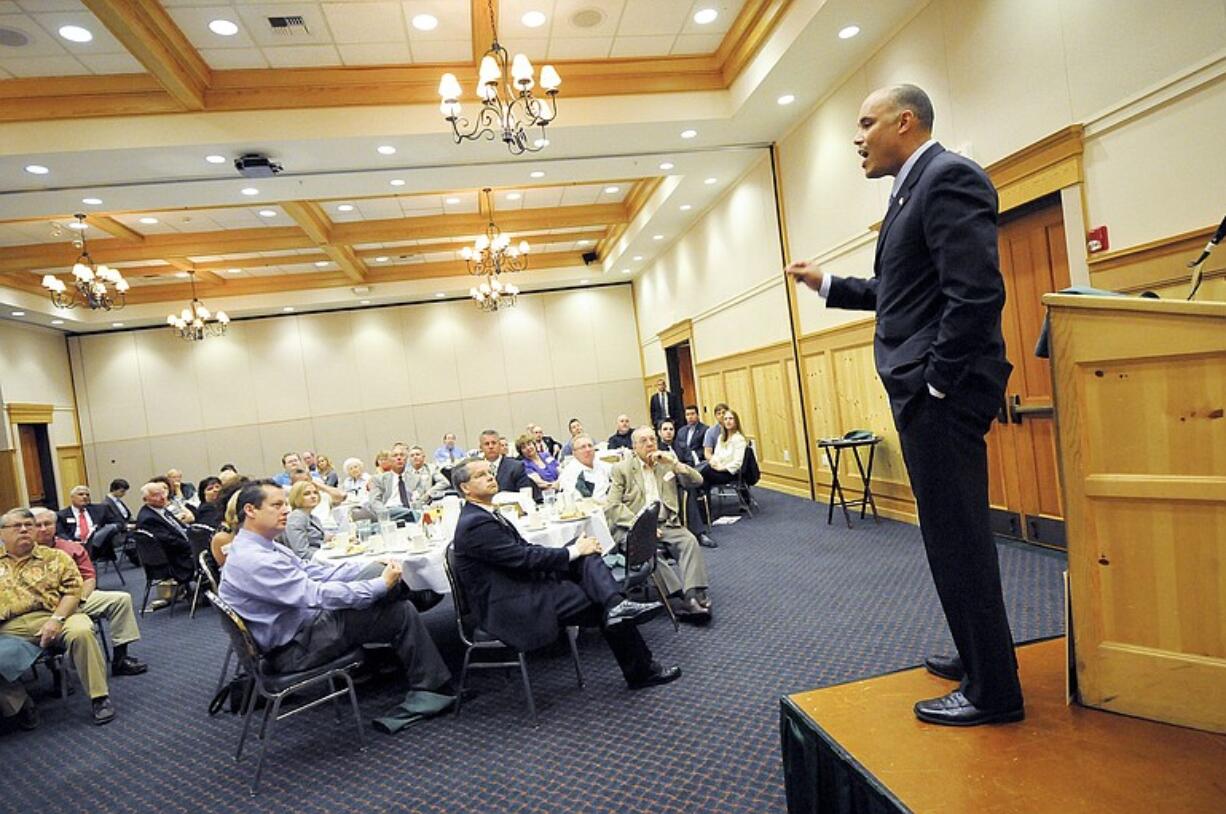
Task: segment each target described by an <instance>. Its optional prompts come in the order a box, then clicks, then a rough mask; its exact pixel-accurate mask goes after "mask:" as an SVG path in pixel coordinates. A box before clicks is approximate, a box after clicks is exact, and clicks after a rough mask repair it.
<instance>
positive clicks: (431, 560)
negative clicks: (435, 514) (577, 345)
mask: <svg viewBox="0 0 1226 814" xmlns="http://www.w3.org/2000/svg"><path fill="white" fill-rule="evenodd" d="M515 526H516V528H517V529H519V533H520V534H521V535H522V536H523V538H524V539H525V540H527V541H528V542H529V543H532V544H533V545H539V546H548V547H550V548H561V547H563V546H565V545H566V544H567V543H569V542H570V541H571V540H574V539H575V538H576V537H578V536H581V535H586V536H589V537H595V538H596V539H597V540H599V541H600V548H601V550H602V551H603V552H604V553H606V554H607V553H608V552H610V551H612V550H613V547H614V545H615V544H614V542H613V535H612V534H610V532H609V524H608V523H607V522H606V521H605V517H604V513H603V512H600V511H596V512H593V513H592V514H590V515H588V516H586V517H584V518H583V519H581V520H568V521H553V522H546V523H545V527H544V528H541V529H529V528H528V527H527V520H526V518H520V519H519V520H517V521H516V522H515ZM450 542H451V539H450V538H446V539H437V540H430V541H428V545H429V549H428V550H427V551H425V552H423V553H414V554H410V553H409V552H408V551H405V550H404V549H403V548H394V549H388V550H387V551H385V553H383V554H370V553H362V554H357V555H355V556H352V557H343V558H339V559H341V560H344V561H348V562H358V563H368V562H374V561H376V560H381V559H386V558H388V557H396V558H398V559H399V560H400V562H401V566H402V567H403V568H404V576H403V579H404V581H405V584H407V585H408V586H409V587H410V588H413V589H415V590H423V589H426V588H429V589H430V590H432V591H437V592H438V593H440V594H446V593H451V586H450V585H448V584H447V572H446V571H444V570H443V553H444V551H445V550H446V549H447V544H448V543H450ZM422 544H423V543H421V542H414V543H410V544H409V547H410V548H415V547H416V546H420V545H422ZM337 553H338V551H337V550H336V549H332V548H326V547H325V548H323V549H321V550H320V551H319V552H318V553H317V554H316V555H315V559H316V560H317V561H319V562H335V561H338V558H337V556H336V555H337Z"/></svg>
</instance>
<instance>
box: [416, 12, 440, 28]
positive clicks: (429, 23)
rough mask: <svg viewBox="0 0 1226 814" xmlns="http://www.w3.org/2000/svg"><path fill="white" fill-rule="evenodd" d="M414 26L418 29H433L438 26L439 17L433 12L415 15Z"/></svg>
mask: <svg viewBox="0 0 1226 814" xmlns="http://www.w3.org/2000/svg"><path fill="white" fill-rule="evenodd" d="M413 27H414V28H416V29H417V30H418V31H433V30H434V29H436V28H438V17H435V16H434V15H433V14H415V15H413Z"/></svg>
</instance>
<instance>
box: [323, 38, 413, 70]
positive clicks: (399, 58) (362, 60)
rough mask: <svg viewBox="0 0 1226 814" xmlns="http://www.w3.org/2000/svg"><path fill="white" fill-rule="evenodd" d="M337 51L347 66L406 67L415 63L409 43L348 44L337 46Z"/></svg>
mask: <svg viewBox="0 0 1226 814" xmlns="http://www.w3.org/2000/svg"><path fill="white" fill-rule="evenodd" d="M336 50H337V51H339V52H340V55H341V60H342V61H343V62H344V63H345V64H346V65H404V64H405V63H408V62H412V61H413V59H412V55H411V54H410V53H409V43H408V42H407V41H402V42H367V43H361V44H353V43H348V44H341V45H337V46H336Z"/></svg>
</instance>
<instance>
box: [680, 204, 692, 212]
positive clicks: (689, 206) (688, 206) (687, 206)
mask: <svg viewBox="0 0 1226 814" xmlns="http://www.w3.org/2000/svg"><path fill="white" fill-rule="evenodd" d="M693 208H694V205H693V204H681V211H682V212H689V211H690V210H691V209H693Z"/></svg>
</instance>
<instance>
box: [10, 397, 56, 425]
mask: <svg viewBox="0 0 1226 814" xmlns="http://www.w3.org/2000/svg"><path fill="white" fill-rule="evenodd" d="M4 408H5V409H6V410H7V411H8V414H9V421H10V422H11V423H13V424H50V423H51V422H52V421H53V420H54V419H55V406H54V405H51V404H30V403H26V402H16V401H13V402H9V403H8V404H6V405H4Z"/></svg>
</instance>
